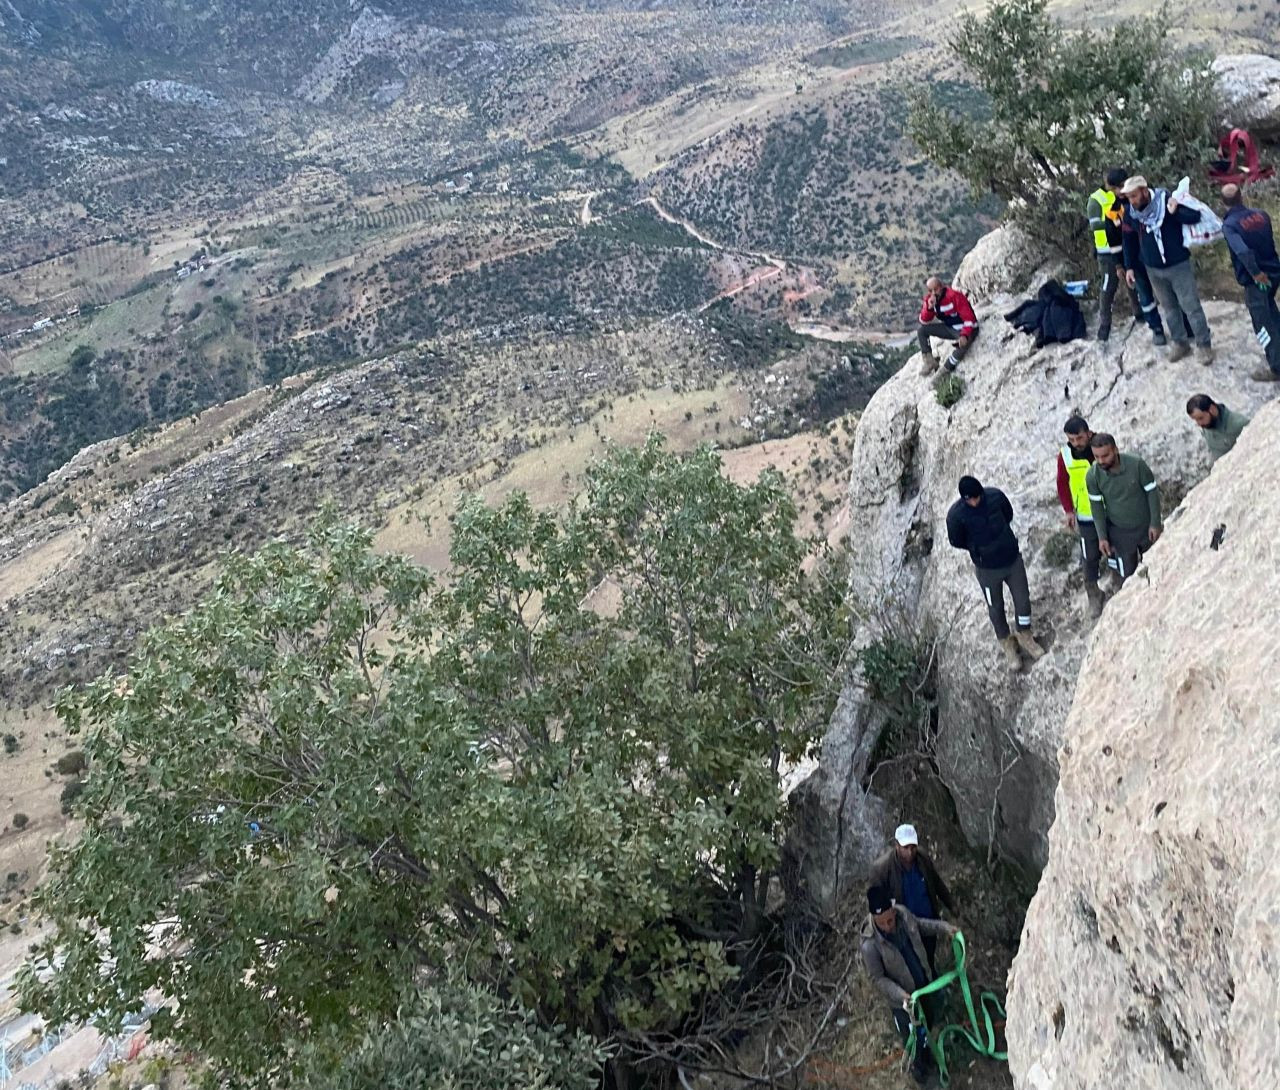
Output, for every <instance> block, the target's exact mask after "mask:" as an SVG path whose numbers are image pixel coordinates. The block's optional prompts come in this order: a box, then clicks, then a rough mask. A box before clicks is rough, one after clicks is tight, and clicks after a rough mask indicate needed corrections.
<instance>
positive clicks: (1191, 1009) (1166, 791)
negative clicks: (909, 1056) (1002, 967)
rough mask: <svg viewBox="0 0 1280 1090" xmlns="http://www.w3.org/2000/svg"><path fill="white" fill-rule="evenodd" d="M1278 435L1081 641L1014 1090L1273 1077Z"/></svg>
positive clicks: (1015, 1051) (1028, 933) (1239, 449)
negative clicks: (1087, 642)
mask: <svg viewBox="0 0 1280 1090" xmlns="http://www.w3.org/2000/svg"><path fill="white" fill-rule="evenodd" d="M1278 435H1280V404H1271V405H1268V406H1267V407H1266V408H1265V409H1263V410H1262V411H1261V412H1260V413H1259V414H1258V415H1257V417H1256V418H1255V420H1254V422H1253V423H1252V424H1251V425H1250V426H1249V427H1248V428H1247V429H1246V430H1245V432H1244V435H1243V436H1242V437H1241V439H1240V442H1239V443H1238V444H1237V446H1236V448H1235V450H1234V451H1232V452H1231V453H1230V454H1228V455H1227V456H1226V457H1225V458H1223V459H1222V460H1221V461H1220V462H1219V463H1218V464H1217V465H1216V466H1215V467H1214V471H1213V473H1212V475H1211V476H1210V477H1209V479H1208V480H1207V481H1205V482H1204V483H1203V484H1202V485H1201V486H1200V487H1198V488H1197V489H1196V490H1195V491H1194V492H1193V493H1192V494H1191V495H1190V496H1188V497H1187V500H1186V502H1185V503H1184V504H1183V506H1182V509H1181V511H1180V512H1179V517H1178V518H1177V519H1176V520H1175V521H1174V522H1173V523H1172V524H1171V526H1170V528H1169V531H1168V533H1167V534H1166V535H1165V537H1164V539H1163V540H1162V541H1161V542H1160V547H1159V548H1158V549H1155V550H1153V551H1152V553H1151V556H1150V559H1149V562H1148V565H1147V571H1148V578H1146V579H1143V580H1135V582H1134V585H1133V586H1132V588H1126V590H1125V591H1124V593H1123V594H1121V595H1120V596H1119V597H1118V598H1117V599H1116V601H1115V602H1113V603H1112V605H1111V606H1110V608H1109V609H1108V610H1107V613H1106V614H1105V616H1104V617H1103V618H1102V620H1101V621H1100V622H1099V624H1098V627H1097V630H1096V632H1095V634H1094V637H1093V641H1092V647H1091V650H1090V653H1089V655H1088V658H1087V659H1086V661H1085V664H1084V667H1083V670H1082V673H1081V676H1080V682H1079V685H1078V686H1077V689H1076V698H1075V702H1074V704H1073V705H1072V708H1071V714H1070V717H1069V718H1068V720H1067V723H1066V729H1065V735H1064V743H1063V748H1062V753H1061V781H1060V785H1059V787H1058V791H1057V796H1056V807H1057V820H1056V822H1055V824H1054V827H1053V831H1052V833H1051V835H1050V853H1049V865H1048V869H1047V870H1046V871H1045V873H1044V876H1043V878H1042V879H1041V883H1040V887H1039V891H1038V892H1037V894H1036V896H1035V900H1034V901H1033V902H1032V905H1031V910H1030V913H1029V915H1028V917H1027V922H1026V928H1025V932H1024V935H1023V943H1022V948H1021V950H1020V952H1019V954H1018V958H1017V961H1016V962H1015V964H1014V970H1013V976H1012V988H1011V991H1010V993H1009V1024H1008V1034H1009V1046H1010V1047H1009V1054H1010V1063H1011V1066H1012V1068H1013V1072H1014V1076H1015V1080H1016V1082H1017V1084H1018V1085H1019V1086H1021V1087H1025V1088H1026V1090H1076V1088H1079V1090H1085V1088H1088V1090H1094V1088H1096V1087H1101V1086H1124V1087H1162V1088H1166V1090H1178V1088H1196V1090H1200V1088H1204V1090H1209V1088H1210V1087H1212V1088H1213V1090H1226V1088H1234V1087H1238V1088H1240V1090H1255V1088H1258V1087H1264V1086H1270V1085H1273V1084H1274V1083H1275V1080H1276V1077H1277V1075H1278V1074H1280V1035H1278V1034H1277V1018H1278V1017H1280V1016H1278V1015H1277V1011H1280V981H1278V978H1277V973H1276V967H1277V965H1278V964H1280V913H1278V911H1277V908H1276V900H1277V889H1280V869H1278V868H1277V864H1276V855H1275V848H1274V844H1273V843H1272V841H1273V839H1274V826H1275V800H1276V797H1277V795H1278V794H1280V747H1278V746H1277V741H1278V740H1280V682H1278V681H1277V677H1278V676H1280V674H1278V671H1277V663H1278V662H1280V628H1278V627H1277V619H1278V618H1280V541H1278V537H1280V480H1278V479H1277V476H1276V465H1277V461H1280V438H1278ZM1219 526H1221V527H1225V532H1224V533H1223V535H1222V539H1221V544H1220V547H1219V548H1217V549H1215V548H1213V547H1212V544H1211V539H1212V537H1213V536H1214V530H1215V529H1216V528H1217V527H1219Z"/></svg>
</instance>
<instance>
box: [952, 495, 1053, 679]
mask: <svg viewBox="0 0 1280 1090" xmlns="http://www.w3.org/2000/svg"><path fill="white" fill-rule="evenodd" d="M1012 523H1013V505H1012V504H1011V503H1010V502H1009V497H1008V496H1006V495H1005V494H1004V493H1003V492H1001V491H1000V489H998V488H983V487H982V482H981V481H979V480H978V479H977V478H976V477H961V478H960V498H959V499H958V500H957V501H956V502H955V503H953V504H952V505H951V510H950V511H948V512H947V540H948V541H950V542H951V544H952V545H953V546H954V547H955V548H957V549H967V550H968V551H969V556H970V557H971V558H972V559H973V566H974V567H975V568H976V569H977V572H978V585H979V586H980V587H981V588H982V595H983V597H984V598H985V599H986V600H987V613H988V615H989V616H990V617H991V626H992V627H993V628H994V629H995V630H996V638H997V639H998V640H999V641H1000V646H1001V648H1003V650H1004V655H1005V661H1006V662H1007V663H1008V665H1009V669H1010V670H1013V671H1014V672H1015V673H1017V672H1019V671H1021V669H1022V656H1021V655H1020V654H1019V653H1018V649H1019V648H1021V649H1022V650H1023V651H1025V652H1026V654H1027V656H1028V657H1029V658H1030V659H1031V660H1032V661H1033V662H1034V661H1035V660H1036V659H1038V658H1040V657H1041V656H1042V655H1043V654H1044V648H1043V647H1041V646H1040V645H1039V644H1038V643H1037V642H1036V640H1035V637H1034V636H1032V635H1031V590H1030V588H1029V587H1028V586H1027V568H1026V565H1025V564H1023V562H1022V552H1021V550H1020V549H1019V548H1018V539H1017V537H1015V536H1014V533H1013V527H1012ZM1006 584H1007V585H1008V587H1009V593H1010V594H1012V595H1013V608H1014V609H1015V610H1016V612H1017V618H1016V619H1017V630H1016V633H1015V634H1014V635H1010V633H1009V619H1008V618H1007V617H1006V616H1005V612H1004V588H1005V585H1006Z"/></svg>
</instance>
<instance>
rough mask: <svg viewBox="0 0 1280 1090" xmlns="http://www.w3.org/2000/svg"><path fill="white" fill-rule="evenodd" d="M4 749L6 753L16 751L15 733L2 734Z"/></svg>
mask: <svg viewBox="0 0 1280 1090" xmlns="http://www.w3.org/2000/svg"><path fill="white" fill-rule="evenodd" d="M4 751H5V753H8V754H13V753H17V752H18V739H17V736H16V735H13V734H6V735H5V736H4Z"/></svg>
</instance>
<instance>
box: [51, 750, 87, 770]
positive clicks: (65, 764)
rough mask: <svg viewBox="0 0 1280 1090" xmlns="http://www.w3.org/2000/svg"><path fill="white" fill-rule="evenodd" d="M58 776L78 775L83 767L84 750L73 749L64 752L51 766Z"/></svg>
mask: <svg viewBox="0 0 1280 1090" xmlns="http://www.w3.org/2000/svg"><path fill="white" fill-rule="evenodd" d="M53 767H54V768H56V769H57V770H58V774H59V775H60V776H78V775H79V774H80V773H81V772H83V771H84V768H85V759H84V750H80V749H73V750H72V751H71V752H70V753H64V754H63V755H62V756H61V757H59V758H58V762H57V764H55V765H54V766H53Z"/></svg>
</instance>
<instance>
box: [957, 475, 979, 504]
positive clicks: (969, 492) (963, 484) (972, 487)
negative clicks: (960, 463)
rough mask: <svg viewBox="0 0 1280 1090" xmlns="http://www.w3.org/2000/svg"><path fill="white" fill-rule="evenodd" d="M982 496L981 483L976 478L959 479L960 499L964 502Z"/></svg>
mask: <svg viewBox="0 0 1280 1090" xmlns="http://www.w3.org/2000/svg"><path fill="white" fill-rule="evenodd" d="M981 495H982V482H981V481H980V480H978V478H977V477H961V478H960V498H961V499H966V500H972V499H977V498H978V497H979V496H981Z"/></svg>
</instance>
